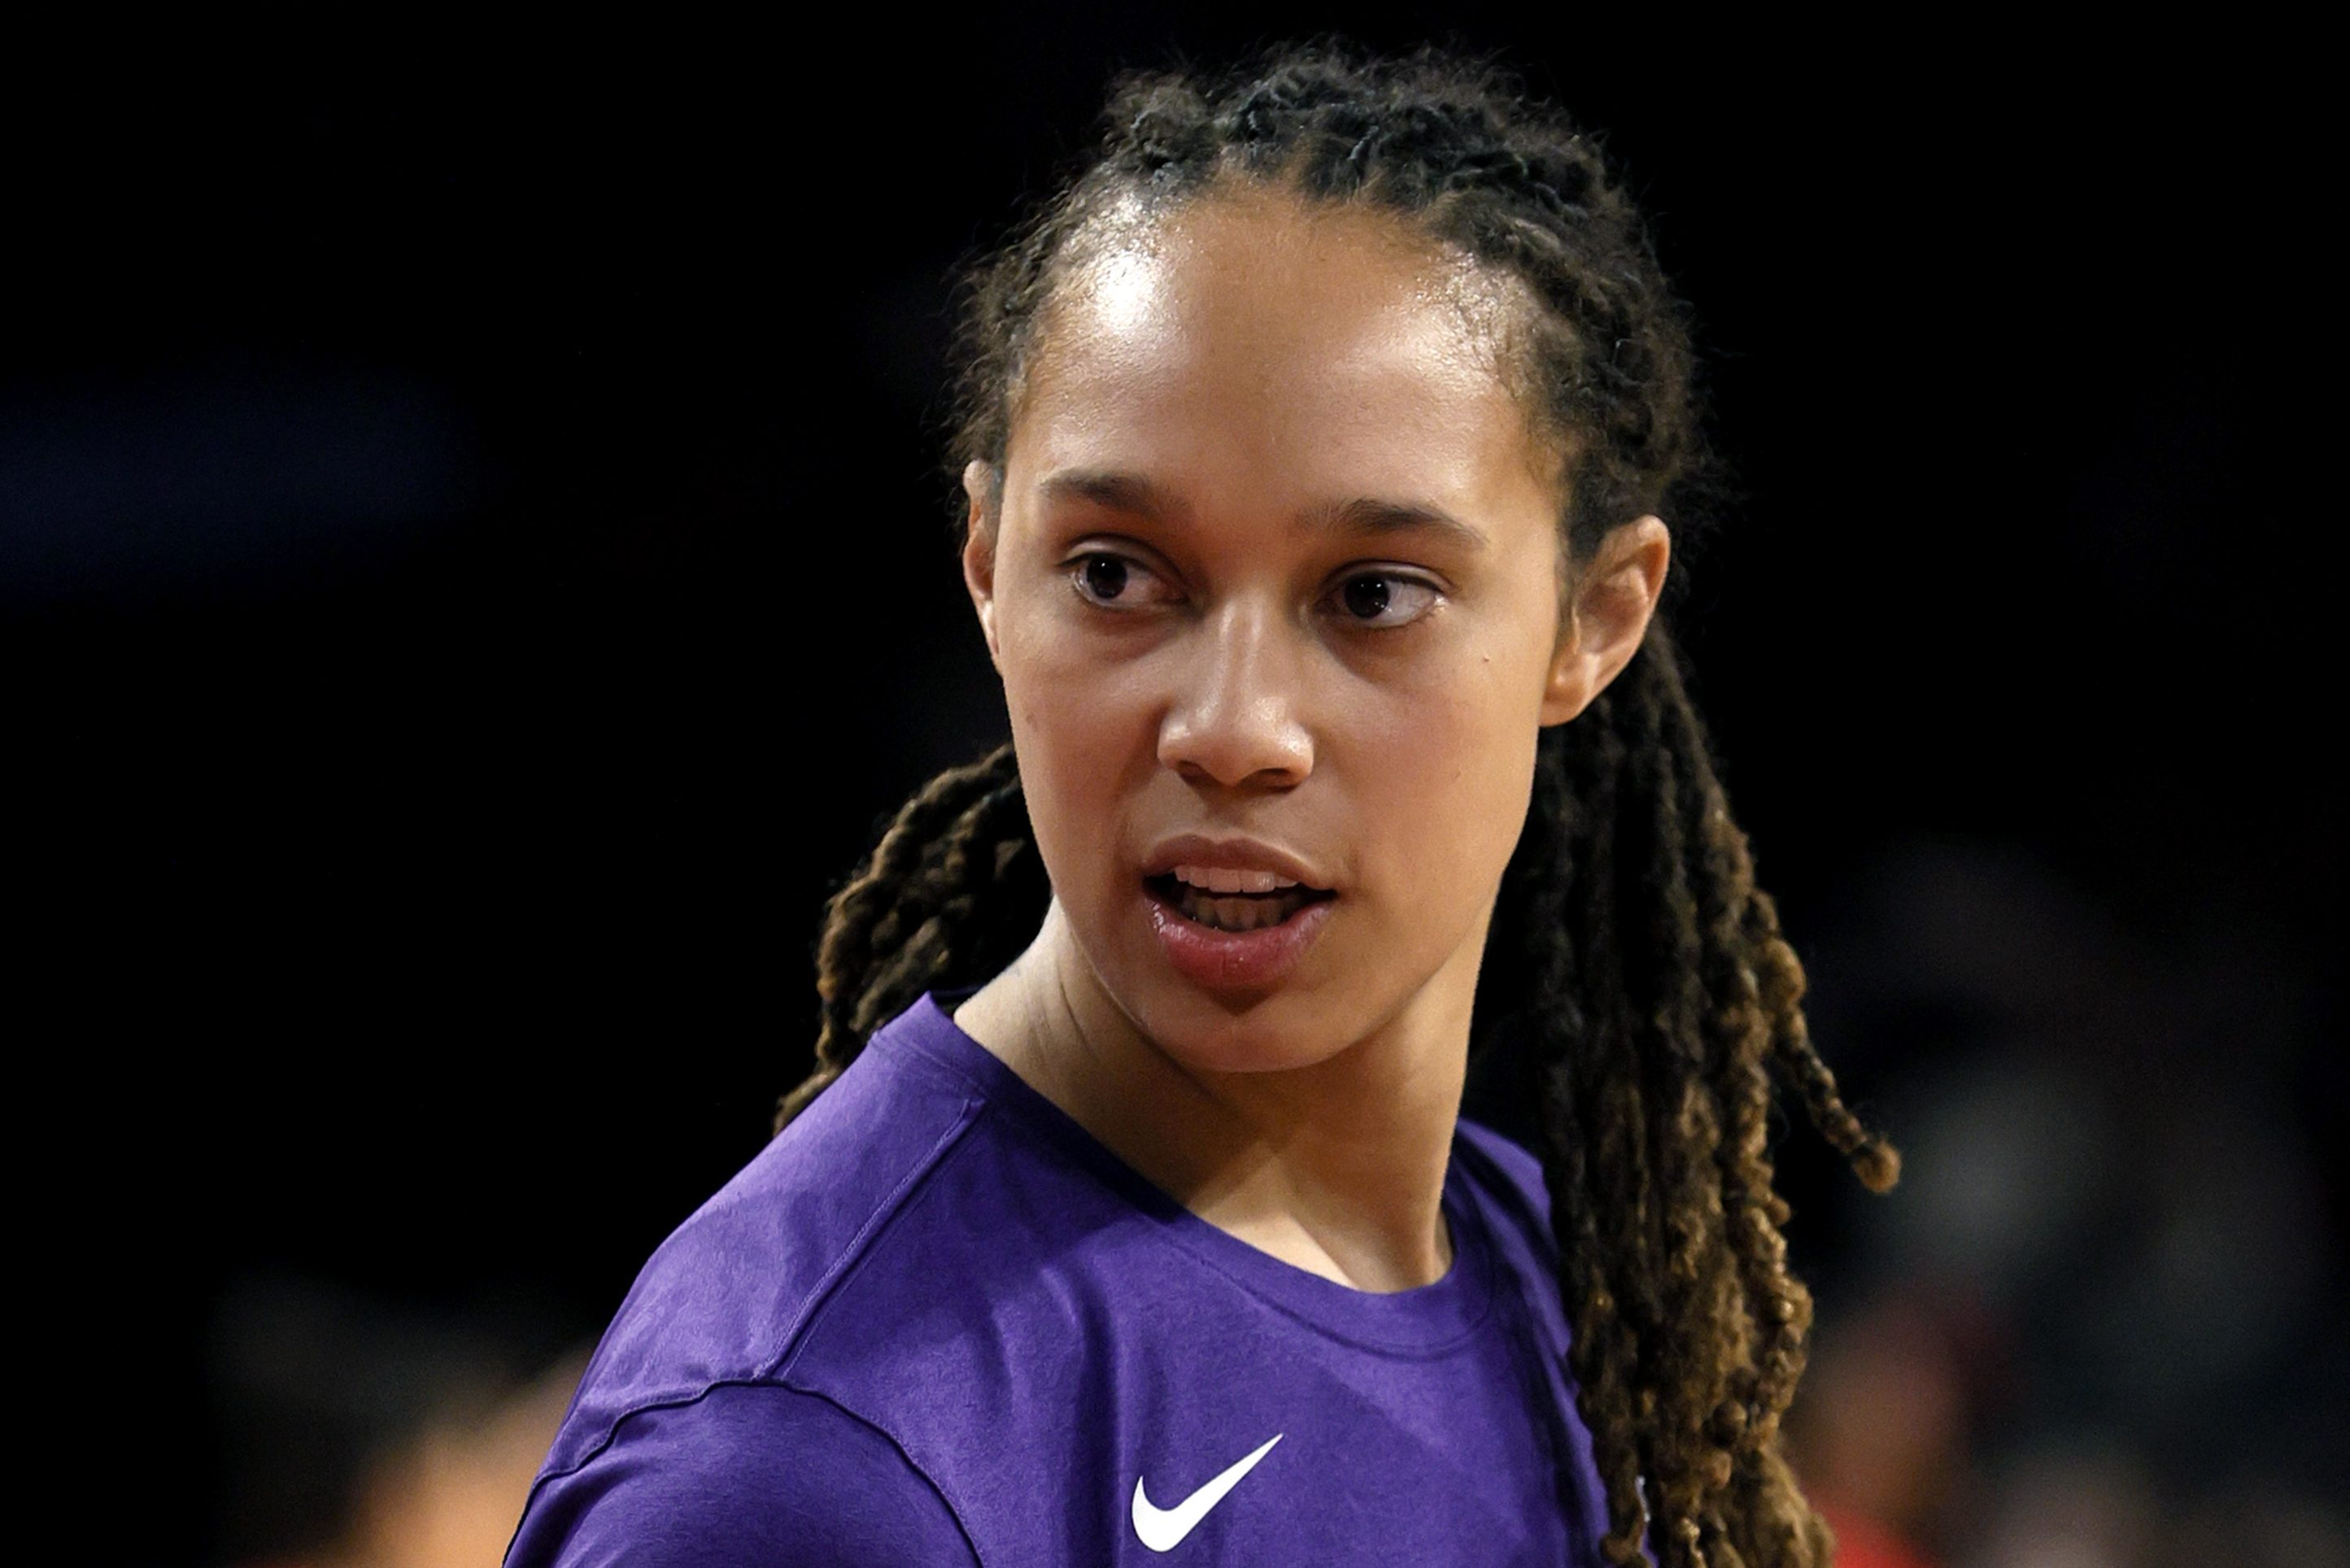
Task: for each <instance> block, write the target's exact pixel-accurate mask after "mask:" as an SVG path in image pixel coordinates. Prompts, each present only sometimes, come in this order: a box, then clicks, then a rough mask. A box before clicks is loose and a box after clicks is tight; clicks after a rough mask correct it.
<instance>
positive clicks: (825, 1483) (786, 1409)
mask: <svg viewBox="0 0 2350 1568" xmlns="http://www.w3.org/2000/svg"><path fill="white" fill-rule="evenodd" d="M620 1562H626V1563H646V1564H651V1565H654V1568H671V1565H675V1568H683V1565H686V1564H694V1565H713V1568H714V1565H716V1564H722V1563H730V1564H731V1563H806V1564H809V1565H811V1568H831V1565H834V1564H839V1565H841V1568H847V1565H848V1564H866V1563H942V1564H953V1563H971V1564H974V1565H975V1564H976V1563H977V1562H978V1557H977V1554H976V1553H975V1552H973V1551H972V1547H971V1544H970V1542H969V1540H968V1539H967V1538H966V1536H965V1534H964V1532H963V1528H962V1523H961V1521H959V1520H958V1519H957V1517H956V1515H955V1512H954V1511H953V1509H952V1508H951V1507H950V1506H949V1504H948V1502H947V1501H946V1499H945V1498H944V1497H943V1496H941V1494H940V1492H939V1490H938V1489H937V1488H936V1487H935V1486H934V1485H932V1484H931V1480H930V1478H929V1477H928V1476H927V1475H925V1474H924V1473H923V1472H922V1471H921V1469H920V1468H919V1467H918V1466H916V1465H915V1464H914V1463H913V1462H912V1461H911V1460H910V1459H908V1458H907V1456H906V1454H905V1452H904V1450H903V1449H900V1448H899V1446H898V1443H897V1441H896V1440H895V1439H894V1438H892V1437H891V1436H890V1435H889V1433H888V1432H886V1431H884V1430H883V1429H882V1428H879V1427H878V1426H876V1425H875V1424H873V1423H872V1422H869V1421H868V1420H866V1419H865V1418H864V1417H861V1416H858V1415H857V1414H856V1413H854V1412H852V1411H849V1410H847V1409H846V1408H844V1407H841V1406H840V1405H838V1404H836V1403H835V1402H834V1401H832V1400H831V1399H829V1398H827V1397H824V1396H822V1395H818V1394H813V1393H809V1392H806V1391H805V1390H801V1389H795V1388H789V1387H785V1386H781V1385H778V1384H772V1383H751V1384H719V1385H715V1386H712V1387H709V1388H706V1389H704V1390H702V1392H701V1393H700V1394H699V1395H697V1396H695V1397H692V1398H691V1399H686V1400H683V1401H681V1402H680V1403H677V1404H674V1405H654V1406H649V1407H644V1408H640V1409H637V1410H633V1411H630V1412H629V1414H628V1415H627V1416H626V1417H624V1418H623V1419H622V1420H621V1421H620V1422H619V1425H618V1426H617V1428H615V1430H614V1431H613V1433H612V1436H611V1439H610V1441H609V1442H608V1443H607V1444H606V1445H605V1446H604V1447H603V1448H601V1449H598V1452H597V1453H596V1455H595V1456H594V1458H593V1459H589V1460H588V1461H587V1463H586V1464H584V1465H581V1466H580V1467H578V1468H577V1469H573V1470H570V1471H567V1472H566V1473H563V1474H560V1475H550V1476H547V1477H546V1478H544V1479H542V1480H541V1481H540V1482H539V1484H538V1486H537V1488H536V1490H534V1491H533V1493H532V1495H531V1500H530V1503H529V1506H528V1508H527V1509H526V1510H525V1511H524V1514H523V1519H522V1523H521V1526H520V1528H519V1529H518V1530H517V1531H516V1532H515V1538H514V1542H513V1544H512V1545H511V1546H509V1547H508V1548H507V1552H506V1563H507V1565H508V1568H557V1565H560V1568H586V1565H587V1564H591V1563H620Z"/></svg>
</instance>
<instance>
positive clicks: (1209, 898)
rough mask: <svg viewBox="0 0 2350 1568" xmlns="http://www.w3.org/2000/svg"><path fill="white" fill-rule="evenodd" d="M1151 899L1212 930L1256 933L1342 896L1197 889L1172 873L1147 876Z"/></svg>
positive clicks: (1322, 891)
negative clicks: (1299, 912)
mask: <svg viewBox="0 0 2350 1568" xmlns="http://www.w3.org/2000/svg"><path fill="white" fill-rule="evenodd" d="M1142 885H1143V886H1144V887H1145V888H1148V889H1149V892H1150V896H1151V897H1152V898H1157V899H1158V900H1159V902H1160V903H1162V904H1164V905H1166V906H1167V907H1168V908H1169V909H1172V910H1174V911H1175V912H1176V913H1177V914H1179V915H1180V916H1182V917H1183V918H1184V919H1187V920H1190V921H1191V922H1192V923H1193V924H1195V925H1200V926H1204V927H1206V928H1207V929H1210V930H1211V931H1256V930H1263V929H1266V928H1267V927H1271V926H1277V925H1280V924H1281V923H1282V922H1283V921H1284V920H1286V919H1290V918H1291V917H1292V916H1294V915H1295V914H1296V913H1297V911H1298V910H1300V909H1305V907H1307V906H1308V905H1310V904H1319V903H1323V902H1326V900H1328V899H1331V898H1336V897H1337V896H1338V895H1337V894H1336V893H1335V892H1333V891H1331V890H1330V889H1329V888H1306V887H1295V888H1282V889H1281V890H1280V891H1279V892H1275V893H1216V892H1211V891H1210V890H1209V889H1207V888H1194V887H1192V886H1191V884H1190V883H1188V882H1185V881H1182V880H1180V878H1178V877H1176V875H1175V874H1174V873H1173V872H1171V871H1170V872H1166V873H1163V874H1161V875H1159V876H1157V877H1144V878H1143V879H1142Z"/></svg>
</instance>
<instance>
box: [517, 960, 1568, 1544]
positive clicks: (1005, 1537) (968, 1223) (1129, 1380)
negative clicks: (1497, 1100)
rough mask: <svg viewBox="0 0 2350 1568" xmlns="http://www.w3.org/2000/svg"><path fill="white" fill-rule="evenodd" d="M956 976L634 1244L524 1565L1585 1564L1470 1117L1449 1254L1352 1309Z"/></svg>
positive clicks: (1542, 1212) (1457, 1172)
mask: <svg viewBox="0 0 2350 1568" xmlns="http://www.w3.org/2000/svg"><path fill="white" fill-rule="evenodd" d="M972 989H976V988H972ZM969 993H970V992H969V991H968V990H964V991H953V992H930V993H926V994H925V995H924V996H923V997H922V998H921V999H920V1001H918V1002H915V1003H914V1005H913V1006H912V1007H910V1008H909V1009H908V1010H907V1011H906V1012H903V1013H901V1014H900V1015H899V1017H897V1018H896V1019H894V1020H892V1021H891V1022H890V1023H889V1024H888V1025H886V1026H885V1027H883V1028H882V1029H881V1030H880V1031H879V1033H876V1034H875V1035H874V1036H873V1038H872V1040H871V1041H870V1043H869V1044H868V1045H867V1046H866V1048H865V1050H864V1051H863V1052H862V1053H861V1054H859V1055H858V1058H857V1060H856V1061H855V1062H854V1063H852V1064H850V1065H849V1067H848V1068H847V1071H845V1072H844V1073H843V1074H842V1075H840V1077H839V1079H838V1080H837V1082H835V1083H834V1084H833V1085H831V1086H830V1087H829V1088H827V1089H826V1090H825V1092H824V1093H823V1094H822V1095H821V1096H818V1097H817V1099H816V1102H815V1103H814V1104H813V1105H811V1106H808V1108H807V1109H806V1110H805V1111H804V1112H802V1113H801V1114H800V1116H798V1118H797V1119H796V1120H795V1121H794V1122H793V1123H792V1124H791V1126H790V1127H787V1128H786V1129H785V1131H784V1133H783V1135H782V1136H781V1137H777V1138H775V1140H774V1141H773V1142H772V1143H770V1144H769V1145H768V1146H767V1147H765V1148H764V1150H762V1151H761V1152H760V1154H759V1155H758V1156H757V1158H754V1159H753V1160H752V1161H751V1163H750V1164H749V1165H748V1166H747V1167H745V1168H743V1171H742V1173H741V1174H740V1175H738V1176H736V1177H735V1178H734V1179H733V1181H731V1182H729V1183H728V1184H727V1185H726V1186H725V1188H723V1189H722V1190H721V1191H720V1192H719V1193H718V1194H717V1196H716V1197H714V1198H712V1199H711V1200H710V1201H709V1202H708V1203H706V1204H704V1205H703V1206H702V1209H701V1210H699V1211H698V1212H696V1213H695V1214H694V1215H693V1217H692V1218H691V1219H690V1220H687V1221H686V1222H685V1223H684V1224H683V1225H681V1226H680V1227H679V1228H678V1231H677V1232H676V1233H675V1234H674V1235H672V1236H671V1237H670V1239H669V1240H668V1241H665V1242H664V1243H662V1245H661V1247H660V1250H659V1251H656V1252H655V1253H654V1254H653V1256H652V1260H651V1262H649V1263H647V1264H646V1265H645V1268H644V1272H642V1273H641V1274H640V1275H639V1277H638V1280H637V1282H636V1286H635V1288H634V1289H632V1290H631V1291H630V1292H629V1297H628V1300H627V1301H626V1302H625V1303H622V1305H621V1307H620V1311H619V1316H618V1317H617V1318H616V1319H614V1321H613V1324H612V1326H611V1327H610V1329H609V1330H608V1331H607V1333H606V1334H605V1335H604V1339H603V1343H602V1344H601V1345H599V1346H598V1349H597V1351H596V1355H595V1358H594V1360H593V1361H591V1362H590V1363H589V1365H588V1368H587V1376H585V1377H584V1378H583V1379H582V1381H581V1383H580V1386H579V1392H578V1394H577V1396H576V1397H574V1399H573V1401H572V1405H571V1408H570V1411H569V1413H568V1414H567V1415H566V1417H564V1421H563V1426H562V1428H561V1430H560V1431H559V1432H558V1433H557V1434H556V1439H555V1446H554V1449H553V1450H552V1451H551V1452H550V1453H549V1454H548V1456H547V1459H546V1467H545V1469H543V1470H541V1472H540V1474H539V1478H538V1480H537V1483H536V1486H535V1487H534V1488H533V1490H532V1492H531V1498H530V1502H529V1506H528V1507H527V1509H526V1510H525V1512H524V1515H523V1519H522V1523H521V1527H520V1529H519V1530H518V1531H517V1532H516V1533H515V1539H514V1543H513V1545H512V1546H511V1547H510V1548H509V1549H508V1552H507V1555H506V1562H507V1563H508V1564H509V1565H510V1568H538V1565H541V1564H554V1563H562V1564H585V1563H648V1564H664V1563H680V1564H683V1563H695V1564H715V1563H793V1564H812V1565H830V1564H844V1565H845V1564H851V1563H853V1564H857V1565H858V1568H867V1565H869V1564H875V1563H941V1564H963V1565H968V1564H973V1563H984V1564H987V1565H988V1568H1030V1565H1033V1564H1046V1563H1082V1564H1087V1565H1089V1568H1090V1565H1092V1564H1100V1563H1279V1564H1283V1565H1284V1568H1292V1565H1295V1568H1303V1565H1305V1564H1315V1563H1330V1564H1341V1563H1343V1564H1347V1568H1360V1565H1362V1564H1365V1563H1409V1564H1411V1565H1412V1568H1444V1565H1448V1564H1459V1565H1461V1568H1508V1565H1513V1564H1534V1563H1541V1564H1544V1565H1545V1568H1555V1564H1559V1563H1568V1564H1576V1565H1580V1564H1598V1563H1602V1562H1603V1559H1602V1558H1601V1557H1600V1555H1599V1552H1598V1549H1597V1545H1596V1542H1597V1541H1598V1538H1599V1536H1600V1534H1601V1533H1602V1532H1603V1531H1604V1529H1605V1519H1606V1511H1605V1509H1604V1507H1603V1505H1602V1495H1603V1494H1602V1489H1601V1487H1600V1483H1599V1478H1598V1474H1597V1472H1596V1469H1594V1468H1593V1466H1592V1461H1591V1438H1590V1434H1589V1432H1588V1431H1587V1430H1586V1428H1585V1426H1584V1424H1583V1422H1582V1420H1581V1419H1580V1417H1578V1416H1577V1415H1576V1413H1575V1404H1574V1399H1573V1395H1572V1388H1573V1384H1572V1382H1571V1379H1570V1378H1569V1376H1568V1375H1567V1373H1566V1371H1565V1366H1564V1364H1563V1361H1562V1357H1563V1355H1564V1353H1565V1348H1566V1334H1567V1330H1566V1324H1565V1319H1564V1317H1563V1315H1562V1314H1561V1312H1560V1310H1559V1297H1558V1287H1557V1282H1556V1274H1555V1266H1554V1262H1553V1260H1554V1258H1555V1250H1554V1245H1553V1242H1552V1240H1551V1235H1550V1227H1549V1223H1548V1199H1547V1197H1546V1195H1545V1192H1544V1184H1543V1179H1542V1170H1541V1167H1540V1165H1539V1164H1538V1163H1537V1162H1536V1161H1535V1160H1534V1158H1533V1157H1532V1156H1531V1155H1529V1154H1528V1153H1527V1152H1526V1151H1525V1150H1523V1149H1522V1148H1520V1147H1518V1146H1517V1145H1515V1144H1513V1143H1511V1142H1509V1141H1508V1140H1506V1139H1504V1138H1503V1137H1501V1136H1500V1135H1499V1134H1497V1133H1495V1132H1493V1131H1492V1130H1491V1129H1490V1128H1487V1127H1481V1126H1479V1125H1478V1124H1476V1123H1474V1122H1471V1121H1469V1120H1466V1119H1463V1120H1461V1122H1460V1123H1459V1124H1458V1131H1457V1132H1456V1135H1455V1137H1454V1139H1453V1144H1452V1158H1451V1163H1450V1165H1449V1167H1448V1168H1447V1169H1446V1172H1445V1180H1444V1199H1443V1202H1444V1212H1445V1214H1446V1216H1447V1217H1448V1218H1449V1220H1450V1221H1451V1234H1452V1237H1453V1241H1454V1246H1453V1261H1452V1264H1451V1269H1450V1270H1449V1271H1448V1272H1446V1274H1445V1276H1444V1277H1443V1278H1442V1279H1440V1280H1439V1281H1437V1282H1435V1283H1433V1284H1430V1285H1425V1286H1421V1287H1419V1289H1416V1290H1408V1291H1399V1292H1395V1293H1384V1294H1383V1293H1371V1292H1364V1291H1357V1290H1352V1289H1349V1288H1348V1287H1347V1286H1345V1285H1341V1284H1339V1283H1337V1282H1335V1281H1332V1280H1326V1279H1324V1278H1322V1277H1321V1276H1320V1275H1318V1274H1313V1273H1309V1272H1306V1271H1305V1270H1303V1269H1300V1268H1297V1267H1295V1266H1294V1265H1292V1264H1289V1263H1285V1262H1281V1261H1280V1260H1279V1259H1276V1258H1274V1256H1272V1255H1271V1254H1270V1253H1267V1252H1264V1251H1259V1250H1258V1249H1257V1248H1255V1247H1253V1246H1251V1245H1250V1244H1249V1243H1247V1242H1245V1241H1241V1240H1240V1239H1239V1238H1237V1237H1234V1236H1232V1235H1230V1234H1228V1233H1226V1232H1225V1231H1220V1230H1218V1229H1217V1228H1216V1227H1215V1226H1213V1225H1211V1224H1210V1223H1208V1222H1207V1221H1206V1220H1201V1218H1199V1217H1198V1216H1197V1215H1195V1214H1193V1213H1191V1211H1190V1210H1186V1209H1185V1208H1183V1207H1182V1206H1181V1205H1180V1203H1178V1202H1176V1201H1175V1200H1174V1199H1172V1198H1170V1197H1169V1196H1168V1195H1167V1194H1166V1193H1164V1192H1162V1191H1160V1190H1159V1189H1158V1188H1156V1187H1154V1186H1152V1185H1151V1184H1150V1183H1149V1181H1148V1180H1146V1179H1144V1178H1143V1177H1142V1176H1141V1175H1139V1173H1138V1172H1136V1171H1135V1170H1134V1169H1133V1168H1131V1167H1129V1166H1128V1165H1127V1164H1126V1163H1125V1162H1124V1161H1123V1160H1121V1159H1120V1158H1118V1156H1117V1155H1115V1154H1113V1153H1112V1152H1111V1151H1110V1150H1109V1149H1108V1148H1107V1147H1106V1146H1105V1145H1103V1144H1102V1143H1101V1142H1100V1141H1099V1140H1097V1139H1096V1138H1095V1137H1093V1136H1092V1135H1091V1134H1090V1133H1088V1132H1087V1131H1086V1130H1085V1129H1084V1128H1083V1127H1080V1126H1079V1125H1078V1124H1077V1123H1076V1121H1075V1120H1074V1119H1072V1118H1071V1117H1070V1116H1068V1115H1067V1114H1066V1113H1065V1112H1064V1111H1062V1110H1061V1109H1060V1107H1059V1106H1055V1105H1054V1104H1053V1103H1052V1102H1051V1101H1050V1100H1048V1099H1046V1098H1045V1096H1043V1095H1041V1094H1039V1093H1037V1092H1036V1090H1035V1089H1034V1088H1032V1087H1031V1086H1030V1085H1028V1084H1027V1082H1026V1081H1025V1080H1024V1079H1023V1078H1021V1077H1020V1076H1019V1075H1017V1074H1015V1073H1014V1072H1013V1071H1012V1069H1011V1068H1010V1067H1009V1066H1007V1065H1005V1064H1004V1063H1003V1061H1002V1060H1001V1059H999V1058H998V1057H996V1056H995V1055H994V1054H992V1053H990V1052H989V1051H988V1050H987V1049H986V1047H984V1046H983V1045H982V1044H979V1042H978V1041H976V1040H974V1039H972V1037H971V1036H970V1035H969V1034H966V1033H963V1031H962V1029H961V1028H959V1027H957V1025H956V1024H955V1023H954V1021H953V1019H952V1018H951V1015H950V1013H951V1009H952V1007H953V1006H954V1005H955V1004H956V1003H958V1002H960V1001H961V1000H962V998H963V997H964V996H966V995H968V994H969ZM1562 1459H1564V1462H1562Z"/></svg>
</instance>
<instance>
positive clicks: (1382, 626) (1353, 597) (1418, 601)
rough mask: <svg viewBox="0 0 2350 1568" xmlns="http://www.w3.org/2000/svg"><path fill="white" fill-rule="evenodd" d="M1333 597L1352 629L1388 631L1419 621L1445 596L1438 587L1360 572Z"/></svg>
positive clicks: (1392, 574)
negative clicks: (1441, 594) (1442, 595)
mask: <svg viewBox="0 0 2350 1568" xmlns="http://www.w3.org/2000/svg"><path fill="white" fill-rule="evenodd" d="M1330 597H1331V598H1332V599H1333V600H1334V601H1335V602H1336V604H1337V606H1338V613H1339V616H1340V618H1342V619H1344V620H1345V621H1346V623H1347V625H1348V626H1352V627H1360V628H1364V629H1366V630H1371V631H1387V630H1392V629H1394V628H1398V627H1403V626H1409V625H1410V624H1411V623H1412V622H1413V621H1416V620H1418V619H1419V618H1420V617H1422V616H1424V615H1426V614H1427V613H1428V612H1429V610H1430V608H1431V607H1433V606H1434V605H1435V603H1436V601H1437V599H1438V598H1439V597H1441V596H1440V594H1439V593H1438V591H1437V587H1436V585H1435V584H1433V583H1430V582H1425V581H1423V580H1421V579H1420V578H1419V577H1408V576H1404V575H1402V574H1401V573H1399V572H1357V573H1355V574H1354V575H1353V576H1349V577H1347V579H1346V580H1345V581H1344V582H1341V583H1340V584H1339V585H1338V587H1337V589H1336V592H1334V593H1333V594H1332V595H1331V596H1330Z"/></svg>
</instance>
